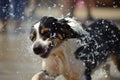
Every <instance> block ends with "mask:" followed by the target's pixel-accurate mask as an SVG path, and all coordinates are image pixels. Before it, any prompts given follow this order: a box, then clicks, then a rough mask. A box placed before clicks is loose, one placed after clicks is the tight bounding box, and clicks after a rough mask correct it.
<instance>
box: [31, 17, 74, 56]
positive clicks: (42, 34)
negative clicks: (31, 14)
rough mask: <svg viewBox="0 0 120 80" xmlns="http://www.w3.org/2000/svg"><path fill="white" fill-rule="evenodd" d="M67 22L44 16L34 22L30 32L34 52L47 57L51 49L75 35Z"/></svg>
mask: <svg viewBox="0 0 120 80" xmlns="http://www.w3.org/2000/svg"><path fill="white" fill-rule="evenodd" d="M68 23H69V20H65V19H59V20H58V19H56V18H54V17H46V16H45V17H42V18H41V20H40V21H38V22H37V23H36V24H34V25H33V27H32V29H31V32H30V39H31V41H32V42H33V46H32V47H33V51H34V53H35V54H37V55H40V56H41V57H42V58H47V57H48V55H49V54H50V52H51V50H52V49H54V48H57V47H59V45H60V44H61V43H62V42H63V41H65V40H66V39H69V38H74V37H76V32H75V31H74V30H73V29H72V28H71V27H70V25H68Z"/></svg>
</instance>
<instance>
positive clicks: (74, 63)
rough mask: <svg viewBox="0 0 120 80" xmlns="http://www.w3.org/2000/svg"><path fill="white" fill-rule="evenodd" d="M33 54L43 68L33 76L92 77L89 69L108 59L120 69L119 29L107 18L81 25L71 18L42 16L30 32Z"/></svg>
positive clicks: (40, 79) (70, 79)
mask: <svg viewBox="0 0 120 80" xmlns="http://www.w3.org/2000/svg"><path fill="white" fill-rule="evenodd" d="M30 39H31V41H32V42H33V45H32V48H33V51H34V53H35V54H37V55H40V57H41V58H42V60H43V63H42V67H43V71H41V72H40V73H38V74H37V79H35V78H36V76H34V77H33V80H54V79H55V78H56V77H57V76H59V75H63V76H64V77H65V78H66V80H83V79H85V80H92V79H91V73H92V72H93V71H95V69H96V68H97V67H99V66H100V65H101V64H105V63H106V62H107V60H108V59H111V61H112V62H113V63H114V65H115V66H116V68H117V70H118V71H120V30H118V28H117V27H116V25H115V24H113V23H112V22H110V21H108V20H103V19H101V20H97V21H95V22H94V23H92V24H91V25H89V26H88V27H86V28H84V29H83V27H82V26H81V24H80V23H79V22H77V21H76V20H74V19H72V18H63V19H57V18H54V17H46V16H45V17H42V18H41V20H40V21H38V22H37V23H35V24H34V25H33V27H32V29H31V32H30Z"/></svg>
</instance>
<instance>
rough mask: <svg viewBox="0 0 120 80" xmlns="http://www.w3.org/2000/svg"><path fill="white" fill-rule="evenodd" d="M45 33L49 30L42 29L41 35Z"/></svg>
mask: <svg viewBox="0 0 120 80" xmlns="http://www.w3.org/2000/svg"><path fill="white" fill-rule="evenodd" d="M47 31H49V28H43V29H41V33H42V34H43V33H45V32H47Z"/></svg>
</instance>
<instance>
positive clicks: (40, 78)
mask: <svg viewBox="0 0 120 80" xmlns="http://www.w3.org/2000/svg"><path fill="white" fill-rule="evenodd" d="M32 80H55V79H54V76H52V75H51V74H49V73H48V72H47V71H46V70H42V71H40V72H39V73H37V74H35V75H34V76H33V77H32Z"/></svg>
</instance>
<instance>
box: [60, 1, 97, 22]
mask: <svg viewBox="0 0 120 80" xmlns="http://www.w3.org/2000/svg"><path fill="white" fill-rule="evenodd" d="M60 1H61V4H62V9H61V10H62V13H63V15H64V16H69V17H73V16H74V10H75V8H76V3H77V2H79V1H81V0H60ZM83 1H84V3H85V7H86V9H87V20H94V18H93V17H92V14H91V7H93V6H95V1H94V0H83Z"/></svg>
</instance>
